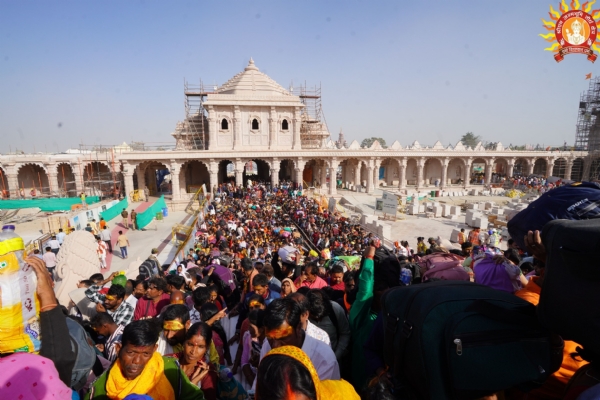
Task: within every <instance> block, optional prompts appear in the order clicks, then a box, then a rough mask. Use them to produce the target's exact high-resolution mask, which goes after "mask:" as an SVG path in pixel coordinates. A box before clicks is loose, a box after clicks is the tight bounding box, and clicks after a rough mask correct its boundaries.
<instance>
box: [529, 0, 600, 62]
mask: <svg viewBox="0 0 600 400" xmlns="http://www.w3.org/2000/svg"><path fill="white" fill-rule="evenodd" d="M594 3H595V2H591V3H589V2H586V3H584V4H579V2H578V1H577V2H575V1H573V2H571V4H570V8H569V6H568V5H567V4H566V3H565V2H564V0H563V1H561V2H560V3H559V9H560V12H561V13H559V12H558V11H555V10H554V9H553V8H552V6H550V13H549V16H550V21H546V20H544V19H542V22H543V23H544V28H546V29H547V30H549V31H550V32H552V33H548V34H545V35H544V34H541V35H540V36H541V37H543V38H544V39H546V41H548V42H554V44H553V45H552V46H550V47H548V48H546V49H544V50H547V51H552V52H554V53H556V54H555V55H554V58H555V60H556V61H557V62H560V61H562V60H563V58H564V56H565V55H566V54H584V55H587V56H588V60H589V61H591V62H594V61H596V58H597V55H596V54H594V50H596V51H600V48H599V47H598V46H597V44H596V43H595V42H596V39H597V35H598V26H597V25H596V19H600V10H592V4H594ZM599 39H600V38H599Z"/></svg>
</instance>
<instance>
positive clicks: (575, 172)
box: [570, 158, 584, 182]
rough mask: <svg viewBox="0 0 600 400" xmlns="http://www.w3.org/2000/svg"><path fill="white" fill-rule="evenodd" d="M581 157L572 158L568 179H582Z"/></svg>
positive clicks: (578, 180) (577, 180)
mask: <svg viewBox="0 0 600 400" xmlns="http://www.w3.org/2000/svg"><path fill="white" fill-rule="evenodd" d="M583 163H584V161H583V158H576V159H575V160H573V167H572V168H571V176H570V179H572V180H574V181H576V182H581V180H582V179H583Z"/></svg>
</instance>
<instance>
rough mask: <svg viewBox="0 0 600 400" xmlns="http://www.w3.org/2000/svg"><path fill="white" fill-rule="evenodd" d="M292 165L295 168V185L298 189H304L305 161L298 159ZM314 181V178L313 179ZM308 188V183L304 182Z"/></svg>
mask: <svg viewBox="0 0 600 400" xmlns="http://www.w3.org/2000/svg"><path fill="white" fill-rule="evenodd" d="M294 164H295V165H296V168H294V172H295V173H296V177H295V178H296V184H297V185H298V187H305V185H304V167H305V166H306V161H303V160H302V158H298V159H297V160H296V161H295V162H294ZM313 179H314V177H313ZM306 184H307V185H308V186H310V184H311V183H310V182H306Z"/></svg>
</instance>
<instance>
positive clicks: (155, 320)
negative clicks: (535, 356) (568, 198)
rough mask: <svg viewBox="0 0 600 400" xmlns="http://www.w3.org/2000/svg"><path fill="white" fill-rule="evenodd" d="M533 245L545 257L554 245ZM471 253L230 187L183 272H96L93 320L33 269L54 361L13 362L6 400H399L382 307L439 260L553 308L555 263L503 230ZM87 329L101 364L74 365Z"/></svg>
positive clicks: (210, 205) (567, 370)
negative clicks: (387, 242)
mask: <svg viewBox="0 0 600 400" xmlns="http://www.w3.org/2000/svg"><path fill="white" fill-rule="evenodd" d="M98 240H99V242H103V238H102V237H99V238H98ZM529 240H530V243H531V244H534V245H535V244H537V245H538V246H539V245H540V244H541V241H540V238H539V235H534V234H532V236H531V237H530V238H529ZM459 242H460V249H451V248H448V247H447V245H446V244H445V243H444V242H442V241H440V240H439V239H435V238H433V237H431V238H429V239H428V241H427V243H425V241H424V238H419V239H418V241H417V243H415V247H414V248H412V247H411V246H410V245H409V243H408V241H405V240H399V241H397V242H395V243H394V247H393V248H392V249H390V250H387V249H385V248H384V246H382V243H381V240H380V238H378V237H377V236H376V235H374V234H373V233H370V232H368V231H366V230H365V229H363V228H362V227H361V226H360V225H359V224H357V223H354V222H352V221H351V220H349V219H348V218H346V217H344V216H343V215H342V214H340V213H339V212H335V211H334V212H331V211H329V210H327V209H324V208H322V206H321V205H320V204H319V202H318V201H316V200H315V199H312V198H309V197H307V196H305V195H302V193H301V191H300V190H297V189H295V188H293V186H292V185H282V186H281V187H275V188H272V189H271V188H267V187H266V186H264V185H261V184H259V183H254V184H253V185H251V186H249V187H246V188H244V187H235V186H233V185H221V186H220V187H219V188H217V189H216V190H215V191H214V193H212V195H211V196H208V199H207V203H206V208H205V209H204V212H203V213H202V218H201V220H200V221H199V229H198V234H197V236H196V238H195V244H194V246H193V247H191V248H190V249H189V250H188V253H187V255H186V257H185V260H184V261H183V262H181V263H179V264H169V265H163V266H161V265H159V264H158V262H157V259H156V257H155V253H156V251H155V249H153V250H152V255H151V260H152V261H153V262H152V263H151V265H152V268H151V270H150V271H149V272H144V273H141V274H140V276H138V277H137V279H136V280H126V279H125V278H124V277H123V276H120V275H119V274H117V273H113V274H111V275H109V276H107V277H106V278H105V277H104V276H103V275H102V274H95V275H93V276H91V277H89V279H88V280H84V281H81V282H80V283H79V287H80V288H85V296H86V298H87V304H88V305H87V306H86V308H85V309H82V306H81V304H83V303H78V304H59V302H58V301H57V300H56V297H55V295H54V291H53V289H52V287H53V286H52V282H51V279H50V276H49V275H48V270H47V269H46V266H47V264H45V263H44V261H42V260H40V259H39V258H37V257H29V258H28V259H27V262H28V263H29V264H30V265H31V266H32V267H33V268H34V269H35V271H36V274H37V277H38V287H37V293H38V297H39V301H40V310H41V317H40V318H41V340H42V351H41V352H40V355H39V356H37V357H39V359H40V360H48V359H49V360H52V362H49V363H44V362H41V363H40V362H37V361H35V362H34V361H31V360H28V358H26V357H32V356H30V355H28V354H26V353H14V354H13V355H9V356H7V357H4V358H1V359H0V364H3V363H8V362H15V363H16V364H15V365H30V366H31V369H30V370H28V371H24V372H20V373H19V375H18V376H19V379H18V380H17V379H15V378H11V377H9V376H8V375H5V376H4V378H0V386H1V387H2V388H3V389H0V391H2V390H9V391H7V392H6V393H8V394H7V396H1V397H2V398H20V397H19V395H23V394H25V396H27V395H28V394H30V395H29V397H25V398H49V394H50V393H51V394H52V395H54V398H86V399H138V398H140V399H141V398H152V399H157V400H162V399H182V400H186V399H202V398H205V399H209V400H215V399H243V398H246V397H248V396H250V397H252V396H253V397H254V398H256V399H292V398H307V399H313V400H317V399H358V398H359V396H360V397H361V398H368V399H391V398H394V397H393V394H392V392H393V383H392V382H391V380H392V377H391V376H389V375H388V368H387V367H386V365H385V362H384V355H383V354H382V352H383V348H382V343H383V337H382V334H383V333H382V331H383V329H381V325H382V322H381V321H382V313H381V310H382V302H381V299H382V296H383V294H384V293H385V292H386V291H388V290H389V289H390V288H393V287H396V286H402V285H412V284H419V283H421V281H422V279H423V278H422V277H423V275H424V273H425V272H426V271H425V270H424V269H423V265H422V264H420V261H421V260H422V259H424V257H427V256H431V255H435V254H439V253H453V254H454V255H456V256H457V257H459V258H460V260H461V265H462V266H463V268H464V271H465V272H467V273H468V276H469V279H471V280H474V281H475V282H478V283H480V284H483V285H487V286H490V287H493V288H494V289H498V290H503V291H508V292H510V293H514V294H515V295H516V296H519V297H522V298H524V299H526V300H528V301H531V302H533V303H535V302H536V301H537V299H539V293H540V288H541V285H542V282H543V274H544V272H543V271H544V264H543V262H544V260H543V255H541V254H540V253H538V254H537V257H536V258H534V259H532V260H533V261H531V260H530V259H527V258H525V257H526V256H528V255H530V254H526V252H527V249H518V248H517V247H516V244H515V243H514V242H512V241H509V243H508V250H506V251H501V250H500V249H499V243H500V241H499V239H498V235H497V233H496V232H493V231H490V232H489V233H485V232H483V233H482V232H480V231H477V230H473V231H472V232H469V233H468V234H467V233H465V232H464V230H463V231H462V232H461V235H460V236H459ZM539 248H540V247H538V249H539ZM51 250H52V249H50V251H49V253H52V251H51ZM529 251H530V253H531V250H529ZM44 257H46V256H44ZM124 257H126V254H125V255H124ZM48 258H51V257H50V256H48ZM44 260H45V259H44ZM140 272H142V271H140ZM536 296H537V297H536ZM65 321H69V322H68V323H65ZM73 322H75V323H76V324H75V325H76V326H77V328H76V329H79V331H80V336H81V337H83V340H81V341H80V342H79V343H78V346H80V348H83V347H85V346H86V345H87V346H90V347H91V349H92V352H91V357H92V359H91V361H90V362H88V363H87V364H85V363H84V362H83V361H82V360H81V358H82V357H83V356H82V354H84V352H83V351H81V349H80V351H79V352H73V351H71V349H72V348H71V342H70V341H71V340H72V339H71V338H72V337H73V336H74V333H73V331H74V328H73ZM569 349H570V350H572V349H573V348H572V346H571V347H569ZM565 351H567V350H565ZM569 359H570V358H569ZM565 363H566V364H565V365H563V368H562V369H561V370H560V371H559V372H557V373H556V374H555V375H553V379H552V380H551V382H549V383H548V385H544V387H543V390H544V391H545V392H544V393H550V394H552V393H553V392H554V395H556V393H559V391H558V389H559V388H560V387H561V385H562V386H564V385H565V384H566V382H567V381H568V379H569V377H570V376H571V375H572V374H573V373H574V372H575V370H576V369H577V367H579V366H580V365H581V363H578V362H576V361H572V362H571V363H570V364H569V362H565ZM7 365H9V364H7ZM36 374H38V375H36ZM42 375H43V378H41V377H40V378H39V379H44V380H45V382H48V380H49V379H52V377H54V382H52V384H51V385H50V384H47V385H46V386H45V388H46V389H45V390H47V393H45V395H46V396H48V397H40V396H39V395H36V393H37V392H36V390H37V389H36V388H35V387H32V384H33V381H36V379H38V378H37V376H42ZM15 376H16V375H15ZM21 378H23V379H21ZM57 378H59V379H60V382H57V381H56V380H57ZM540 390H542V389H540ZM514 395H515V396H519V395H521V394H520V393H517V392H515V393H514ZM36 396H37V397H36ZM143 396H148V397H143ZM515 398H519V397H515ZM521 398H526V397H521ZM527 398H529V399H532V398H537V397H527ZM539 398H548V397H539ZM550 398H557V397H550Z"/></svg>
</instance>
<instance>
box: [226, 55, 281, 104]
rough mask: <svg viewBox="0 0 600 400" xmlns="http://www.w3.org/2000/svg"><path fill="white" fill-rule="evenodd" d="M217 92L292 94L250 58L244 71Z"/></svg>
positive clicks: (271, 94)
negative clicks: (263, 71)
mask: <svg viewBox="0 0 600 400" xmlns="http://www.w3.org/2000/svg"><path fill="white" fill-rule="evenodd" d="M215 93H217V94H238V95H262V96H273V95H275V96H291V93H290V92H289V91H287V90H285V89H284V88H283V87H282V86H281V85H279V84H278V83H277V82H275V81H274V80H273V79H271V78H269V77H268V76H267V75H265V74H264V73H262V72H260V70H259V69H258V68H257V67H256V65H254V60H252V58H250V62H249V63H248V66H247V67H246V68H244V70H243V71H242V72H240V73H239V74H237V75H235V76H234V77H233V78H231V79H230V80H228V81H227V82H225V83H224V84H223V85H222V86H220V87H219V88H218V89H217V90H216V91H215Z"/></svg>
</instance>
